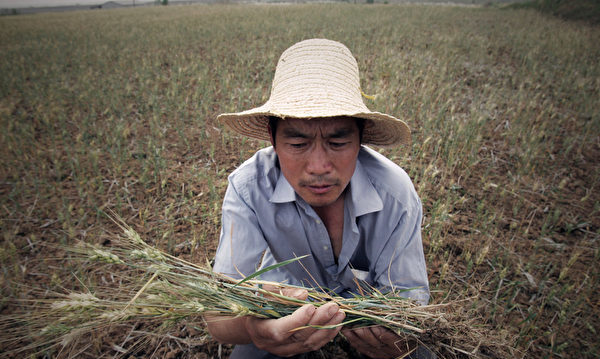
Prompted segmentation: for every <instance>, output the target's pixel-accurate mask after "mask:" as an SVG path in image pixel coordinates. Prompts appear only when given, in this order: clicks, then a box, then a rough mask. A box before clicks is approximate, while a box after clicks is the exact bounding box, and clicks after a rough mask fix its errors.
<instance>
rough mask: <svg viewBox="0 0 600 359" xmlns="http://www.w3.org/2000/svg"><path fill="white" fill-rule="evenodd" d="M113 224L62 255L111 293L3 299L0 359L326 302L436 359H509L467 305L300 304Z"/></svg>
mask: <svg viewBox="0 0 600 359" xmlns="http://www.w3.org/2000/svg"><path fill="white" fill-rule="evenodd" d="M118 223H119V225H120V226H121V227H122V229H123V231H124V234H125V235H124V236H115V238H114V239H112V240H111V246H110V248H106V247H103V248H97V247H94V246H91V245H82V246H81V247H77V248H69V249H68V250H69V251H70V252H72V253H73V254H74V255H73V256H72V257H73V258H76V260H80V261H81V262H78V263H79V264H80V265H81V266H86V268H87V269H88V271H87V273H89V275H90V277H91V276H98V275H99V271H100V270H104V272H102V274H101V275H102V276H103V277H104V278H105V279H103V280H104V281H109V282H110V283H109V285H106V286H101V285H96V286H94V288H87V290H86V291H83V292H80V293H77V292H67V293H63V294H57V293H37V294H38V295H42V297H40V298H34V299H29V300H16V299H8V301H9V302H10V301H12V302H13V303H9V306H13V307H14V308H20V309H18V310H16V312H13V313H12V314H10V315H3V316H2V318H1V319H0V349H2V350H0V353H1V352H4V354H0V357H9V356H14V355H18V354H23V353H35V352H38V353H39V352H42V351H49V350H50V351H55V352H61V351H68V349H65V348H68V347H69V346H70V345H74V343H77V340H78V338H81V337H83V336H85V335H89V334H90V333H93V331H94V330H97V329H98V328H107V327H110V326H111V325H114V324H119V323H127V322H136V323H147V324H151V323H154V324H156V323H160V326H161V328H162V329H168V326H169V325H170V324H175V323H177V322H179V321H182V320H185V321H189V322H196V323H199V322H201V321H202V315H203V314H218V315H227V316H243V315H252V316H256V317H260V318H278V317H282V316H286V315H288V314H291V313H292V312H293V311H294V310H296V309H297V308H299V307H300V306H302V305H304V304H306V303H307V302H310V303H312V304H313V305H315V306H320V305H324V304H326V303H328V302H329V301H335V302H336V303H338V305H339V306H340V308H341V309H342V310H343V311H344V312H345V313H346V320H345V322H344V323H343V325H351V326H371V325H382V326H384V327H387V328H389V329H391V330H393V331H395V332H396V333H398V334H399V335H400V336H402V337H405V338H406V339H407V340H416V341H418V342H420V343H421V344H422V345H425V346H427V347H429V348H430V349H431V350H432V351H434V352H435V353H437V354H438V356H439V357H441V358H447V357H450V358H453V357H482V358H485V357H491V358H498V357H504V358H508V357H514V355H515V353H514V352H511V350H510V348H511V345H509V342H508V341H507V340H506V339H505V338H502V337H501V335H500V334H499V333H498V332H493V331H490V330H489V328H488V327H486V326H484V325H482V324H481V323H480V322H478V319H477V318H478V317H477V316H476V315H474V312H473V309H469V308H471V304H472V303H471V301H463V302H453V303H447V304H439V305H427V306H418V305H416V304H415V303H413V302H412V301H410V300H408V299H405V298H402V297H400V296H397V295H395V294H397V293H387V294H384V293H380V292H378V291H373V292H372V293H369V294H368V295H367V294H365V293H363V295H360V296H358V295H357V296H355V297H353V298H342V297H339V296H336V295H334V294H331V293H328V292H326V291H320V290H319V291H317V290H310V291H309V298H308V300H307V301H303V300H299V299H296V298H291V297H287V296H284V295H281V294H280V293H273V292H269V291H266V290H265V289H263V288H262V286H263V285H264V284H271V285H274V286H281V285H280V284H278V283H267V282H263V281H260V280H257V279H256V278H257V276H258V275H259V274H260V272H257V273H255V274H254V275H252V276H250V277H247V278H246V279H245V280H243V281H241V282H240V281H236V280H233V279H231V278H228V277H225V276H223V275H219V274H217V273H214V272H212V271H211V270H210V269H208V266H206V267H204V266H200V265H197V264H194V263H190V262H187V261H185V260H183V259H181V258H177V257H174V256H172V255H169V254H167V253H164V252H162V251H160V250H158V249H156V248H153V247H152V246H150V245H148V244H146V243H145V242H144V241H143V240H142V239H141V238H140V236H139V235H138V234H137V233H136V232H135V231H133V230H132V229H131V228H130V227H128V226H127V225H125V224H124V223H123V222H122V221H119V222H118ZM86 263H87V265H86ZM106 278H109V280H106ZM88 279H90V278H88ZM81 282H82V283H84V282H86V281H85V280H82V281H81ZM5 300H6V298H5Z"/></svg>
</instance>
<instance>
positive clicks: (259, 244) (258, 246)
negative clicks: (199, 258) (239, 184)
mask: <svg viewBox="0 0 600 359" xmlns="http://www.w3.org/2000/svg"><path fill="white" fill-rule="evenodd" d="M266 249H267V243H266V241H265V239H264V234H263V232H262V230H261V229H260V225H259V223H258V219H257V216H256V212H255V211H254V209H253V208H252V207H251V206H250V205H249V204H248V202H247V201H245V200H244V198H243V197H242V196H241V195H240V193H239V192H238V190H237V189H236V188H235V186H234V185H233V183H232V182H231V181H230V182H229V185H228V187H227V191H226V192H225V197H224V199H223V207H222V218H221V235H220V239H219V246H218V248H217V253H216V255H215V264H214V266H213V270H214V271H215V272H218V273H223V274H225V275H228V276H230V277H232V278H238V279H241V278H243V277H246V276H248V275H250V274H252V273H254V272H256V270H257V269H258V268H259V266H260V264H261V261H262V257H263V254H264V252H265V250H266Z"/></svg>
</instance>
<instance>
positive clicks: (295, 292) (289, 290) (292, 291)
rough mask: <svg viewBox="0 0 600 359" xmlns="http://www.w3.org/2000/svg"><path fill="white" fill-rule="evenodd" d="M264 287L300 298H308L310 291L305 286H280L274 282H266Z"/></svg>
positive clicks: (287, 295)
mask: <svg viewBox="0 0 600 359" xmlns="http://www.w3.org/2000/svg"><path fill="white" fill-rule="evenodd" d="M262 288H263V289H264V290H267V291H269V292H273V293H279V294H282V295H285V296H286V297H292V298H296V299H300V300H306V299H307V298H308V291H307V290H306V289H303V288H294V287H279V286H275V285H272V284H264V285H263V287H262Z"/></svg>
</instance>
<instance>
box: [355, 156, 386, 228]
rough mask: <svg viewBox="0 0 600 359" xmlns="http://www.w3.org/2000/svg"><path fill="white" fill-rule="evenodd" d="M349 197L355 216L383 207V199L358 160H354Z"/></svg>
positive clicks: (379, 209)
mask: <svg viewBox="0 0 600 359" xmlns="http://www.w3.org/2000/svg"><path fill="white" fill-rule="evenodd" d="M350 197H351V199H352V207H353V208H354V216H355V217H359V216H362V215H364V214H367V213H371V212H378V211H381V210H382V209H383V201H382V200H381V197H380V196H379V193H377V190H376V189H375V187H373V183H371V179H370V178H369V176H368V175H367V172H366V171H365V169H364V168H363V166H362V164H361V163H360V160H359V161H356V168H355V169H354V174H353V175H352V178H351V179H350Z"/></svg>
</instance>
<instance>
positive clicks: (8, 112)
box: [0, 4, 600, 358]
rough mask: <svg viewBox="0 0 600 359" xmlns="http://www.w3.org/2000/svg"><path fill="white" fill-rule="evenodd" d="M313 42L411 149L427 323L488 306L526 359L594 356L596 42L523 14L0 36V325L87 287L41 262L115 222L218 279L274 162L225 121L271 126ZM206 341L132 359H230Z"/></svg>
mask: <svg viewBox="0 0 600 359" xmlns="http://www.w3.org/2000/svg"><path fill="white" fill-rule="evenodd" d="M312 37H325V38H330V39H334V40H338V41H340V42H342V43H344V44H346V45H347V46H348V47H349V48H350V50H351V51H352V52H353V53H354V55H355V57H356V58H357V60H358V62H359V67H360V70H361V75H362V87H363V91H364V92H365V93H366V94H368V95H371V96H375V99H374V100H368V99H365V102H366V103H367V105H368V106H369V107H370V108H371V109H373V110H379V111H382V112H386V113H391V114H394V115H396V116H397V117H400V118H402V119H405V120H406V121H407V122H408V124H409V125H410V127H411V128H412V129H413V142H412V145H411V146H407V147H402V148H394V149H380V151H381V152H383V153H385V154H386V155H388V156H389V157H390V158H392V159H393V160H394V161H395V162H397V163H398V164H400V165H401V166H402V167H403V168H405V169H406V171H407V172H408V173H409V174H410V176H411V178H412V179H413V180H414V182H415V185H416V187H417V191H418V192H419V194H420V196H421V198H422V200H423V204H424V210H425V220H424V223H423V237H424V242H425V253H426V257H427V262H428V266H429V267H428V271H429V277H430V282H431V288H432V301H433V302H434V303H438V302H444V301H448V300H454V299H460V298H464V297H472V296H475V297H477V298H478V299H477V301H478V305H480V306H481V307H482V308H483V310H482V311H481V317H482V323H487V324H490V325H491V326H492V327H493V328H494V330H498V331H504V332H506V334H507V336H510V337H511V338H513V339H514V342H515V346H516V347H517V349H518V350H519V351H520V352H521V353H523V356H524V357H577V358H594V357H598V356H600V346H599V344H598V340H597V336H598V331H599V330H600V295H598V289H597V288H598V286H599V284H600V283H599V282H600V267H599V266H598V260H599V259H600V244H599V242H598V241H599V239H600V195H599V193H598V191H600V183H599V181H600V100H599V98H600V94H599V89H600V68H599V65H598V64H599V62H600V45H599V44H600V43H599V42H598V39H600V29H599V28H598V27H597V26H593V25H589V24H587V23H583V22H568V21H564V20H561V19H558V18H554V17H550V16H547V15H543V14H541V13H539V12H537V11H535V10H533V9H530V8H499V7H495V6H487V7H478V6H477V7H464V6H462V7H455V6H423V5H383V4H380V5H371V6H367V5H350V4H310V5H289V4H287V5H193V6H192V5H190V6H166V7H165V6H162V7H145V8H127V9H114V10H110V11H80V12H79V11H78V12H69V13H50V14H37V15H22V16H10V17H9V16H5V17H1V18H0V52H1V54H2V56H1V57H0V220H1V222H0V231H1V233H2V236H1V237H0V263H1V270H2V274H1V277H0V281H1V291H2V299H1V302H0V306H1V307H0V308H1V309H0V310H1V311H2V312H1V313H2V315H6V314H9V313H10V312H11V311H12V310H14V309H15V308H14V304H13V301H12V300H13V299H14V298H27V297H28V296H30V295H31V293H33V292H31V291H30V290H31V289H32V288H33V287H35V288H42V289H48V290H51V291H59V292H61V291H62V292H68V291H69V290H80V289H81V288H82V287H83V283H81V282H79V281H78V280H77V279H76V278H80V277H81V276H82V275H84V273H80V268H78V267H77V266H74V265H73V264H71V262H68V261H67V259H68V258H67V257H68V255H67V254H65V253H63V252H62V251H60V250H49V249H48V247H47V246H45V244H49V243H50V244H60V245H66V244H69V245H72V244H74V243H77V242H78V241H86V242H91V243H103V242H105V241H107V238H109V237H110V235H112V233H114V232H116V231H117V230H118V229H117V228H116V226H115V224H114V223H112V222H111V221H110V220H108V219H107V218H106V217H105V216H104V214H103V212H104V211H108V210H114V211H115V212H117V213H118V214H119V215H120V216H121V217H122V218H124V219H125V221H126V222H127V223H128V224H129V225H131V226H132V227H133V228H134V229H135V230H136V231H138V232H139V233H140V234H141V235H142V237H143V238H146V239H148V240H150V241H151V243H152V244H153V245H154V246H156V247H158V248H161V249H164V250H166V251H168V252H169V253H172V254H174V255H176V256H181V257H182V258H185V259H186V260H191V261H194V262H198V263H205V262H207V261H209V260H210V259H211V258H212V255H213V254H214V251H215V249H216V245H217V242H218V235H219V230H220V205H221V199H222V196H223V194H224V191H225V187H226V179H227V175H228V173H229V172H231V171H232V170H233V169H234V168H235V167H236V166H237V165H239V164H240V163H241V162H242V161H244V160H245V159H246V158H248V157H249V156H251V155H252V154H253V153H254V151H256V150H257V149H259V148H261V147H263V146H265V145H267V144H266V143H261V142H257V141H252V140H246V139H243V138H241V137H237V136H235V135H233V134H231V133H229V132H227V131H225V130H224V129H223V128H222V126H221V125H220V124H218V123H217V122H216V121H215V117H216V115H217V114H219V113H222V112H230V111H239V110H242V109H247V108H250V107H254V106H257V105H260V104H262V103H263V102H264V101H265V100H266V99H267V98H268V96H269V87H270V81H271V79H272V76H273V72H274V69H275V65H276V61H277V59H278V57H279V55H280V54H281V52H282V51H283V50H284V49H285V48H287V47H288V46H290V45H291V44H293V43H295V42H297V41H299V40H302V39H306V38H312ZM99 280H104V281H105V282H107V283H112V284H113V285H115V286H117V285H118V282H114V281H113V282H111V278H104V277H102V278H101V279H99ZM92 284H93V283H92ZM86 285H88V286H89V285H90V283H86ZM202 328H203V323H201V322H196V323H181V324H180V326H179V329H178V330H176V331H174V332H173V333H172V334H170V335H169V336H164V337H162V338H155V339H153V341H150V342H148V345H147V348H146V349H145V350H146V352H144V353H140V352H139V351H138V353H137V354H136V355H139V356H140V357H150V356H151V355H155V356H156V357H164V356H166V355H167V353H169V354H170V355H173V356H178V357H203V355H208V356H211V357H212V356H216V355H217V354H218V351H219V350H223V351H222V353H223V356H226V353H227V348H226V347H225V348H223V349H219V348H218V346H216V344H215V343H213V342H211V341H210V338H208V337H205V336H204V334H203V331H202ZM134 329H135V330H134ZM145 331H146V332H151V328H146V329H145ZM133 332H135V333H136V334H135V335H137V336H141V335H143V334H144V333H143V332H144V330H141V329H140V328H138V327H136V328H115V330H114V331H112V332H110V331H108V332H105V333H99V334H98V335H97V336H96V337H95V339H94V340H92V341H91V342H90V343H89V346H88V347H87V348H85V349H86V350H85V353H87V354H89V355H90V356H92V357H100V356H101V355H102V356H111V357H112V356H113V355H115V354H116V355H120V356H123V357H127V356H128V355H129V354H128V350H129V349H128V348H129V347H130V346H132V344H133V341H132V340H129V339H127V338H130V337H133V336H135V335H133V334H132V333H133ZM1 337H2V335H1V334H0V338H1ZM25 342H26V340H25V339H24V343H25ZM2 343H3V342H2V341H0V353H1V352H2V351H5V350H7V349H8V348H5V347H3V344H2ZM138 350H139V348H138ZM49 354H50V355H55V353H54V354H52V353H49ZM82 355H83V354H82Z"/></svg>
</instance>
